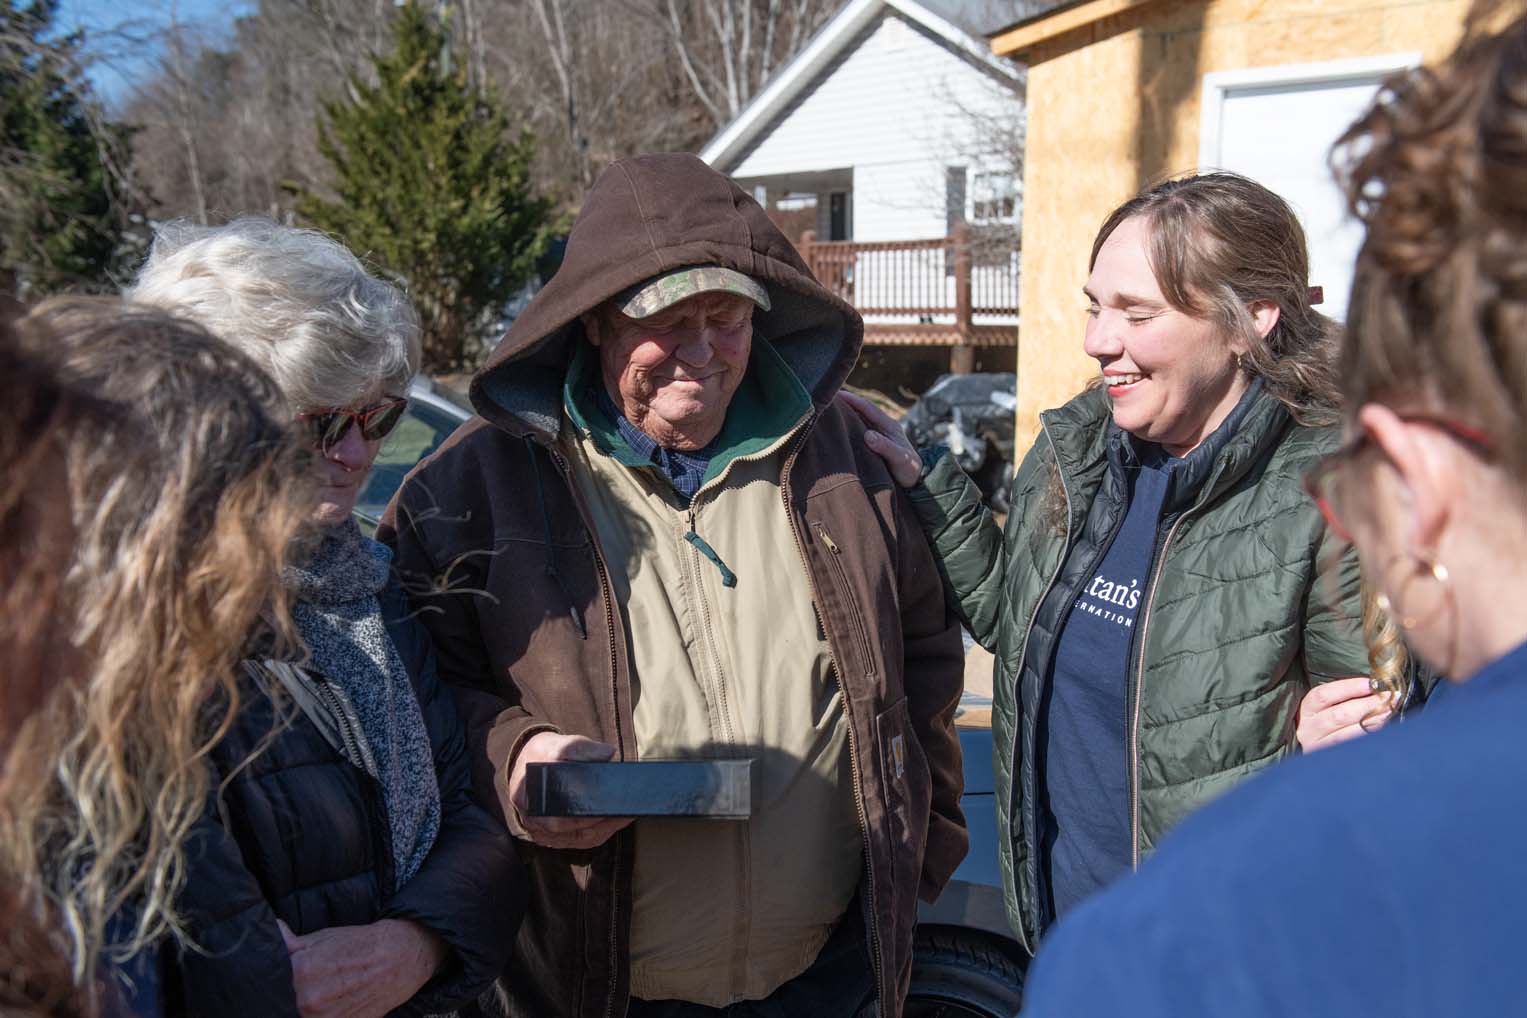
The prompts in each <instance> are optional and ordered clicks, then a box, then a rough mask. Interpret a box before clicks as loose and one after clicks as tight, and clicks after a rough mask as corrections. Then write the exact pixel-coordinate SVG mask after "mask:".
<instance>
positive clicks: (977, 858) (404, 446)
mask: <svg viewBox="0 0 1527 1018" xmlns="http://www.w3.org/2000/svg"><path fill="white" fill-rule="evenodd" d="M967 377H970V376H967ZM1007 377H1008V379H1012V377H1013V376H1012V375H1008V376H1007ZM940 384H942V383H940ZM1009 387H1011V382H1009ZM935 388H937V386H935ZM932 391H933V390H929V392H930V393H932ZM408 397H409V402H408V412H407V413H406V414H405V415H404V417H403V420H402V421H401V422H400V423H399V424H398V427H397V429H396V430H395V431H394V432H393V433H392V434H391V435H389V436H388V438H387V441H386V442H385V443H383V445H382V448H381V451H380V452H379V453H378V455H377V458H376V465H375V466H373V467H372V470H371V476H370V478H369V479H368V480H367V483H366V487H365V488H364V489H363V490H362V492H361V496H360V498H359V499H358V501H357V504H356V509H355V515H356V518H357V520H358V521H359V522H360V523H361V525H362V527H363V528H365V529H366V530H367V531H368V532H370V531H372V530H374V529H375V528H376V524H377V521H378V520H379V519H380V518H381V515H382V512H383V511H384V510H385V509H386V508H387V503H388V502H389V501H391V500H392V495H393V492H395V491H396V490H397V489H398V486H399V485H400V484H402V483H403V477H404V475H405V474H407V473H408V471H409V470H410V469H412V468H413V465H414V464H415V463H417V462H418V461H419V460H420V459H422V458H424V457H425V456H428V455H429V454H430V453H431V452H434V451H435V449H436V448H438V447H439V445H440V444H441V443H442V442H444V441H445V440H446V439H447V438H448V437H450V434H451V432H453V431H455V430H456V428H457V427H458V426H459V425H460V424H461V423H462V422H463V421H465V420H467V418H469V417H470V416H471V415H472V410H471V408H470V407H469V406H468V405H467V404H466V402H465V400H464V399H462V398H461V397H460V396H458V395H456V394H454V393H452V392H450V390H447V389H445V388H443V387H440V386H435V385H433V384H431V383H430V382H429V381H427V380H425V379H418V380H415V382H414V383H413V385H411V386H410V387H409V390H408ZM972 419H973V418H969V417H963V416H962V417H961V418H960V421H961V423H962V424H965V423H966V422H968V421H970V420H972ZM1012 433H1013V431H1012V414H1011V412H1009V413H1008V425H1007V436H1008V450H1009V451H1008V456H1009V458H1011V442H1012ZM955 725H956V728H957V731H958V732H959V736H960V748H961V750H962V752H963V754H964V760H965V794H964V797H963V798H962V799H961V800H960V805H961V806H962V807H963V809H964V811H965V821H966V823H967V824H968V825H969V827H970V854H969V855H967V856H966V857H965V861H964V862H962V863H961V864H960V867H959V869H957V870H955V872H954V877H953V878H952V879H951V880H950V881H949V885H948V886H947V887H945V888H944V891H943V893H942V894H941V895H939V899H938V901H936V902H934V903H933V904H931V905H929V904H928V903H926V902H922V903H920V905H919V912H918V929H917V941H916V947H915V950H914V952H913V956H912V989H911V992H910V994H909V996H908V998H907V1007H906V1016H907V1018H1012V1016H1013V1015H1016V1014H1017V1013H1018V1005H1019V1000H1020V995H1021V987H1022V984H1023V969H1024V959H1025V956H1024V953H1023V949H1022V948H1021V947H1020V946H1019V945H1018V943H1017V941H1016V940H1015V939H1014V937H1013V935H1012V931H1011V930H1009V929H1008V925H1007V918H1006V915H1005V913H1004V912H1003V908H1002V881H1001V876H1000V874H999V871H998V869H997V814H996V803H995V801H994V798H993V793H992V764H991V755H992V736H991V703H990V701H989V700H987V699H986V698H985V697H982V696H977V695H975V694H971V693H967V694H966V695H965V696H964V697H963V698H962V700H961V702H960V709H959V713H958V715H957V716H956V718H955Z"/></svg>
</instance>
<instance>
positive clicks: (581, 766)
mask: <svg viewBox="0 0 1527 1018" xmlns="http://www.w3.org/2000/svg"><path fill="white" fill-rule="evenodd" d="M752 773H753V761H752V760H646V761H641V762H639V763H618V762H612V761H600V762H593V761H586V760H563V761H558V762H555V763H533V764H527V765H526V766H525V792H526V798H527V799H528V800H529V802H528V805H529V807H530V815H531V816H533V817H710V818H713V819H720V820H746V819H747V818H748V817H749V816H751V815H752V813H753V782H752Z"/></svg>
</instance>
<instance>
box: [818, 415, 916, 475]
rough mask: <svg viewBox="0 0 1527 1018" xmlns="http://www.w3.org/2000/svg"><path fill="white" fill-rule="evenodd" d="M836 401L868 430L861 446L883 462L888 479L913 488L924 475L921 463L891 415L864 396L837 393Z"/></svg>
mask: <svg viewBox="0 0 1527 1018" xmlns="http://www.w3.org/2000/svg"><path fill="white" fill-rule="evenodd" d="M838 398H839V399H841V400H842V401H843V402H844V403H846V404H848V406H849V408H850V409H852V410H853V411H854V413H856V414H858V415H859V416H860V417H862V418H863V419H864V423H865V425H866V427H867V428H868V429H869V430H867V431H866V432H865V433H864V444H865V445H866V446H867V447H868V448H869V451H870V452H872V453H874V454H875V455H876V456H879V457H880V458H881V459H883V460H885V465H886V467H887V468H888V469H889V470H890V471H891V477H892V478H893V479H894V480H895V481H896V483H897V484H898V485H900V486H901V487H903V488H910V487H912V486H913V485H915V484H916V483H917V479H918V478H919V477H921V476H922V473H923V460H922V457H921V456H919V455H918V454H917V450H916V449H914V448H912V443H911V442H909V441H907V436H906V434H905V433H903V432H902V430H901V425H899V424H897V423H896V422H895V421H893V420H891V415H890V414H888V413H886V412H885V411H884V410H882V409H880V408H879V407H878V406H876V405H875V404H873V403H871V402H870V401H869V400H867V399H865V398H864V397H863V396H855V395H854V394H853V393H851V392H840V393H838Z"/></svg>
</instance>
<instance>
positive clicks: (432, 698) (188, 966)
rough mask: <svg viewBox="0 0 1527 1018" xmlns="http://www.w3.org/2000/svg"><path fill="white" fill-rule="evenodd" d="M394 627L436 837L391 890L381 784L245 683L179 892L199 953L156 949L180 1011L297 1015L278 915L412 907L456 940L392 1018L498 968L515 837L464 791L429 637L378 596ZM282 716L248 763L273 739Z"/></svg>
mask: <svg viewBox="0 0 1527 1018" xmlns="http://www.w3.org/2000/svg"><path fill="white" fill-rule="evenodd" d="M381 604H382V612H383V616H384V618H385V619H386V621H387V627H388V631H389V633H390V634H391V636H392V639H393V642H394V644H395V645H396V647H397V650H398V655H399V657H401V658H402V660H403V663H404V665H405V666H406V667H407V669H408V673H409V675H410V676H411V677H412V679H413V684H414V692H415V694H416V695H417V696H418V698H419V704H420V706H421V708H422V710H423V714H424V722H425V725H426V727H427V728H428V730H429V736H430V743H431V745H432V747H433V749H434V758H435V773H436V777H437V778H438V780H439V783H440V800H441V801H440V805H441V824H440V833H439V836H438V837H437V839H436V841H435V846H434V848H433V850H432V851H431V852H430V854H429V857H428V858H427V859H426V860H425V861H424V864H423V866H422V867H421V868H420V869H419V871H418V873H416V874H415V875H414V878H413V879H412V880H410V881H409V882H408V884H406V885H405V886H404V887H402V888H400V889H399V890H398V891H397V893H395V894H390V895H389V894H388V893H387V889H388V888H389V887H390V886H391V885H392V882H393V863H392V852H391V849H390V847H389V842H388V838H389V833H388V825H387V818H386V815H385V812H384V806H383V798H382V789H381V786H380V785H379V784H378V783H377V782H376V781H375V779H373V778H372V777H371V776H370V775H369V774H367V773H366V772H365V771H364V770H361V769H360V768H357V767H355V766H352V765H351V764H350V763H349V762H347V761H346V759H345V757H344V756H343V755H342V754H341V753H340V752H339V751H338V750H336V749H335V748H334V747H333V746H332V745H331V744H330V742H329V740H328V738H326V736H325V734H324V732H323V729H321V728H320V727H319V725H318V724H316V723H315V722H314V721H313V720H312V718H311V717H310V716H309V715H308V714H306V713H304V711H302V710H301V709H299V708H298V707H297V706H295V705H294V703H293V699H292V698H291V697H289V696H284V695H283V696H280V697H278V701H279V706H276V705H275V704H273V701H272V699H271V698H270V697H269V696H267V695H265V694H264V693H263V692H261V691H260V690H259V689H257V688H256V685H255V683H254V682H253V681H251V682H250V683H248V684H246V688H245V690H244V703H243V705H242V706H241V708H240V711H239V714H238V718H237V721H236V723H235V725H234V727H233V730H232V732H231V733H230V734H229V736H228V738H226V739H225V740H224V741H223V742H222V743H221V744H220V745H219V746H218V748H217V750H216V753H215V759H214V764H215V767H216V770H217V779H218V780H220V781H223V782H226V787H225V788H224V790H223V793H222V795H221V798H220V801H215V802H214V804H213V805H212V806H211V807H210V808H209V812H208V816H207V817H206V818H205V819H204V821H203V823H202V824H201V827H200V829H199V831H198V832H197V835H196V837H195V838H194V839H193V841H192V843H191V844H190V846H189V847H188V859H189V867H190V871H189V875H188V879H187V882H186V886H185V890H184V891H183V893H182V895H181V899H180V904H181V907H182V908H183V909H184V910H185V911H186V912H187V914H188V919H189V922H190V927H191V933H192V936H193V938H194V940H195V941H196V942H197V943H198V944H199V945H200V947H201V948H202V949H203V952H205V953H202V952H197V951H193V950H189V949H177V948H169V949H168V950H167V951H166V954H167V957H165V958H164V959H162V962H163V967H164V977H165V984H166V985H165V998H166V1005H167V1010H168V1011H169V1013H170V1014H190V1015H198V1016H201V1015H206V1016H209V1018H212V1016H215V1018H241V1016H246V1015H247V1016H250V1018H254V1016H256V1015H258V1016H260V1018H276V1016H287V1015H290V1016H296V1015H297V1005H296V996H295V991H294V989H293V986H292V972H291V964H290V962H289V960H288V955H287V951H286V947H285V946H284V944H283V942H282V938H281V933H280V930H279V928H278V927H277V925H276V919H277V918H278V917H279V918H280V919H282V920H283V921H285V922H286V924H287V925H288V926H290V927H291V928H292V930H293V931H295V932H296V933H298V934H307V933H313V932H315V931H317V930H321V929H325V928H328V927H332V926H356V925H363V924H367V923H372V922H376V921H378V920H380V919H409V920H413V921H414V922H417V923H419V924H420V925H422V926H424V927H426V928H427V929H429V930H431V931H432V932H434V933H435V934H437V935H438V936H439V937H440V938H441V939H442V940H444V941H445V942H446V944H447V945H448V946H449V947H450V948H451V954H450V957H449V959H448V961H447V962H446V965H445V967H444V968H442V970H441V971H440V972H439V973H438V974H437V975H436V976H435V978H434V979H432V980H431V981H430V982H429V983H428V984H426V985H425V986H424V988H423V989H421V990H420V992H419V993H418V994H416V995H415V996H414V998H413V999H412V1000H410V1001H409V1002H408V1004H407V1005H405V1006H404V1007H402V1008H400V1009H398V1010H397V1011H396V1012H394V1013H395V1014H402V1015H416V1014H417V1015H422V1014H433V1013H439V1012H447V1011H451V1010H454V1009H455V1008H458V1007H460V1006H461V1005H462V1004H464V1003H465V1002H466V1001H468V1000H470V999H472V998H474V997H475V996H476V995H477V994H478V993H479V992H481V991H482V990H483V989H485V988H486V987H487V986H488V985H489V984H490V983H492V981H493V979H494V978H495V977H496V976H497V975H498V974H499V971H500V970H501V969H502V968H503V967H504V963H505V960H506V958H507V956H508V953H509V947H510V945H511V944H512V943H513V941H514V937H515V932H516V929H517V928H518V926H519V921H520V918H521V916H522V915H523V912H524V876H523V873H522V871H521V869H520V865H519V862H518V860H517V859H516V857H515V854H514V849H513V847H512V845H511V843H510V840H509V836H508V833H507V832H506V831H505V830H504V828H503V825H502V824H500V823H499V822H498V821H497V820H496V819H494V818H491V817H490V816H489V815H488V814H487V813H486V812H484V811H483V810H482V809H481V808H480V807H479V806H477V805H475V804H474V803H473V802H472V801H471V798H470V792H469V785H470V774H471V766H470V763H469V761H468V759H467V755H466V749H465V743H464V740H463V735H462V726H461V723H460V721H459V719H458V717H457V714H456V710H455V707H454V705H453V702H452V700H451V697H450V695H449V694H448V693H447V692H445V691H444V690H442V688H441V686H440V685H439V683H438V681H437V679H436V677H435V655H434V650H433V648H432V647H431V645H430V642H429V636H428V634H427V633H425V632H424V630H423V627H422V626H420V625H419V623H418V622H417V620H415V619H414V618H412V617H411V616H410V615H409V614H408V609H407V607H406V605H405V603H404V602H403V599H402V594H401V591H400V590H398V588H397V587H396V586H395V585H389V586H388V588H387V589H386V590H384V591H383V592H382V594H381ZM282 717H285V718H288V719H289V720H288V722H287V724H286V727H284V728H283V729H282V730H281V731H280V732H279V734H277V735H276V736H275V737H274V739H273V740H272V741H271V742H270V745H269V746H267V747H265V748H264V749H262V750H260V751H259V752H258V753H257V754H256V755H255V756H254V757H253V759H252V760H250V761H249V762H248V763H247V764H246V765H245V766H243V767H242V768H239V767H238V764H239V763H240V762H241V761H243V760H245V759H246V758H248V757H249V755H250V753H251V752H253V751H255V749H256V747H257V746H259V744H260V743H261V742H262V741H263V740H266V739H268V738H270V733H271V731H272V727H273V724H275V723H277V722H278V720H279V719H280V718H282Z"/></svg>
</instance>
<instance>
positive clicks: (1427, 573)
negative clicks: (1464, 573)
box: [1374, 552, 1458, 674]
mask: <svg viewBox="0 0 1527 1018" xmlns="http://www.w3.org/2000/svg"><path fill="white" fill-rule="evenodd" d="M1398 565H1404V566H1405V567H1406V575H1405V576H1402V577H1400V583H1399V584H1398V586H1393V585H1391V584H1390V583H1389V582H1388V581H1389V580H1390V579H1391V577H1393V575H1394V572H1395V567H1396V566H1398ZM1382 580H1383V582H1382V584H1381V587H1382V590H1381V591H1380V593H1379V594H1378V596H1377V597H1375V598H1374V601H1375V603H1377V605H1378V607H1379V609H1380V610H1381V611H1383V612H1384V613H1385V614H1387V615H1388V616H1389V617H1390V618H1391V619H1393V620H1394V622H1395V624H1396V625H1398V626H1399V627H1400V628H1401V629H1402V630H1404V631H1405V632H1407V633H1409V632H1412V631H1414V630H1416V629H1418V628H1419V627H1421V626H1427V625H1430V624H1431V623H1433V622H1435V621H1437V620H1438V619H1439V618H1441V617H1442V615H1443V614H1444V613H1445V614H1448V615H1451V616H1452V620H1453V624H1452V631H1453V633H1452V638H1451V639H1450V640H1448V641H1447V643H1446V646H1447V647H1449V648H1450V652H1449V654H1448V660H1447V662H1446V663H1445V665H1443V667H1442V668H1441V669H1440V670H1441V671H1442V672H1443V673H1444V674H1450V673H1451V672H1452V666H1453V662H1454V661H1456V660H1457V658H1458V601H1457V597H1456V595H1455V594H1454V592H1453V577H1452V573H1450V572H1449V571H1448V568H1447V566H1445V565H1443V564H1442V563H1441V562H1439V561H1437V559H1435V558H1433V557H1431V556H1429V555H1424V554H1423V555H1418V554H1416V553H1415V552H1401V553H1400V554H1398V555H1396V556H1394V557H1393V558H1391V559H1390V560H1389V562H1388V563H1387V564H1385V566H1384V572H1383V577H1382ZM1427 581H1431V582H1433V583H1435V584H1437V586H1438V588H1439V590H1440V594H1439V597H1438V601H1437V604H1436V606H1435V607H1434V608H1432V609H1431V610H1430V611H1427V612H1424V613H1421V614H1412V613H1411V612H1409V611H1407V610H1406V609H1405V606H1402V605H1400V604H1399V603H1397V601H1398V599H1402V598H1403V599H1404V600H1406V601H1408V602H1410V599H1409V598H1408V597H1406V596H1405V594H1406V591H1408V590H1410V589H1411V587H1412V586H1413V585H1414V584H1416V583H1424V582H1427ZM1390 589H1394V590H1395V596H1394V597H1390V596H1389V594H1388V593H1385V591H1387V590H1390ZM1410 607H1415V604H1414V602H1410ZM1438 663H1439V664H1442V663H1441V662H1438Z"/></svg>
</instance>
